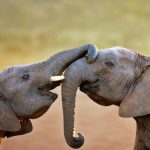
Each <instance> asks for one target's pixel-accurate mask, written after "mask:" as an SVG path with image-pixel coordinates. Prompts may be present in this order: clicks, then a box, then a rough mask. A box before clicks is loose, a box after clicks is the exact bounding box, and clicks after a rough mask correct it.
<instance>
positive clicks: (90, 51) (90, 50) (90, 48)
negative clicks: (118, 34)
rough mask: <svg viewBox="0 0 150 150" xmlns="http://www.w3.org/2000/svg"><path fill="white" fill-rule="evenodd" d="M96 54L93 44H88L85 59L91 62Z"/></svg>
mask: <svg viewBox="0 0 150 150" xmlns="http://www.w3.org/2000/svg"><path fill="white" fill-rule="evenodd" d="M97 56H98V50H97V47H96V46H95V45H92V44H89V45H88V53H87V55H86V59H87V62H88V63H93V62H94V61H95V60H96V58H97Z"/></svg>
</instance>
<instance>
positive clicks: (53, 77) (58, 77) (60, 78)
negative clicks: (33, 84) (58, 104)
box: [50, 76, 65, 82]
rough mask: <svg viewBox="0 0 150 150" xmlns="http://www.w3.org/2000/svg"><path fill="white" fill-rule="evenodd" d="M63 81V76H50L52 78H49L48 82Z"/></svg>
mask: <svg viewBox="0 0 150 150" xmlns="http://www.w3.org/2000/svg"><path fill="white" fill-rule="evenodd" d="M64 79H65V77H64V76H52V77H50V81H52V82H56V81H62V80H64Z"/></svg>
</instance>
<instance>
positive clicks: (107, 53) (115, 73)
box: [62, 47, 150, 150]
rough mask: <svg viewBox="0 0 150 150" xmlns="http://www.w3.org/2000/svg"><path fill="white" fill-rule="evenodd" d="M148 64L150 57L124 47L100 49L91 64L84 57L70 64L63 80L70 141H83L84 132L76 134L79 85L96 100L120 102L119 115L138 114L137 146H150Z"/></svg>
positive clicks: (137, 148)
mask: <svg viewBox="0 0 150 150" xmlns="http://www.w3.org/2000/svg"><path fill="white" fill-rule="evenodd" d="M149 66H150V57H146V56H141V55H139V54H137V53H135V52H133V51H130V50H128V49H125V48H123V47H113V48H108V49H104V50H101V51H99V52H98V57H97V59H96V61H95V62H94V63H92V64H87V63H86V60H85V58H83V59H80V60H77V61H76V62H74V63H73V64H71V66H69V68H67V71H66V72H65V80H64V81H63V84H62V100H63V111H64V135H65V139H66V141H67V143H68V145H70V146H71V147H73V148H79V147H80V146H82V145H83V143H84V138H83V136H82V135H81V134H79V135H78V136H75V135H74V134H75V129H74V113H75V110H74V109H75V97H76V91H77V89H78V87H79V86H80V90H81V91H82V92H84V93H85V94H87V95H88V96H89V97H90V98H91V99H92V100H93V101H94V102H96V103H97V104H100V105H103V106H109V105H117V106H120V109H119V114H120V116H122V117H135V120H136V121H137V137H136V144H135V150H148V149H150V142H149V138H150V126H149V124H150V119H148V118H149V115H148V116H146V117H145V116H144V115H147V114H150V102H149V97H150V92H149V90H148V89H149V88H150V69H149ZM120 104H121V105H120ZM139 116H144V117H139ZM75 139H77V140H75Z"/></svg>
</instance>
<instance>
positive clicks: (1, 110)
mask: <svg viewBox="0 0 150 150" xmlns="http://www.w3.org/2000/svg"><path fill="white" fill-rule="evenodd" d="M20 128H21V125H20V122H19V120H18V119H17V117H16V115H15V114H14V112H13V111H12V108H11V107H10V106H9V105H8V104H7V103H6V102H5V101H3V100H1V99H0V130H1V131H11V132H15V131H18V130H20Z"/></svg>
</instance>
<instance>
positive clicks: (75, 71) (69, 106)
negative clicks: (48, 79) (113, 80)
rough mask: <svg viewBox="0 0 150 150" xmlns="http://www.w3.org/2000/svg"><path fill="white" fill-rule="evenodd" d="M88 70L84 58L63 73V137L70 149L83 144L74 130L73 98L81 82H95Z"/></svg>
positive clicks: (81, 138)
mask: <svg viewBox="0 0 150 150" xmlns="http://www.w3.org/2000/svg"><path fill="white" fill-rule="evenodd" d="M91 65H92V64H91ZM89 68H90V64H88V65H87V62H86V59H85V58H83V59H80V60H78V61H76V62H74V63H73V64H72V65H71V66H69V68H68V69H67V71H66V72H65V80H64V81H63V83H62V104H63V115H64V116H63V117H64V136H65V139H66V142H67V144H68V145H69V146H71V147H72V148H79V147H81V146H82V145H83V143H84V137H83V136H82V134H80V133H78V136H76V133H75V128H74V115H75V97H76V92H77V89H78V87H79V85H80V84H81V83H82V82H84V81H90V82H94V81H95V78H94V77H95V76H94V75H93V74H92V72H90V71H89ZM93 76H94V77H93Z"/></svg>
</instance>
